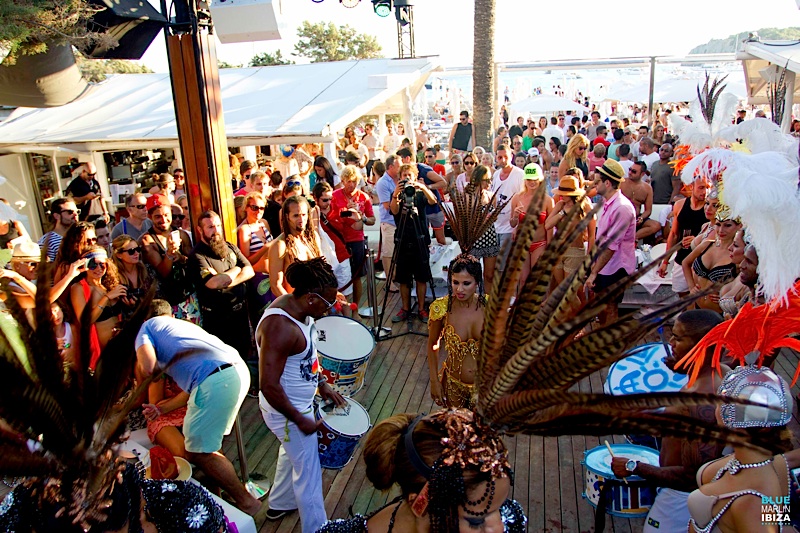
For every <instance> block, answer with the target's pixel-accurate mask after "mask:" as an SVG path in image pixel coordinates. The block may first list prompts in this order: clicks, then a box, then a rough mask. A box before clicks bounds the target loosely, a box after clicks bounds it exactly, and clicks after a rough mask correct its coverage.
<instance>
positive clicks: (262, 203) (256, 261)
mask: <svg viewBox="0 0 800 533" xmlns="http://www.w3.org/2000/svg"><path fill="white" fill-rule="evenodd" d="M326 161H327V159H326ZM244 204H245V217H246V218H245V220H244V222H242V224H241V225H240V226H239V228H238V229H237V231H236V234H237V236H238V241H237V242H238V243H239V250H240V251H241V252H242V254H243V255H244V256H245V257H246V258H247V260H248V261H250V264H251V265H253V270H254V271H255V275H254V276H253V277H252V278H250V279H249V280H248V282H247V283H248V287H247V299H248V302H247V305H248V308H249V310H250V323H251V324H252V325H253V327H254V328H255V327H256V326H257V325H258V321H259V320H261V314H262V313H263V312H264V309H265V308H266V307H267V306H268V305H269V304H270V303H271V302H272V300H274V299H275V298H274V296H273V294H272V291H270V288H269V261H268V255H269V243H270V241H272V235H270V232H269V229H267V221H266V220H264V218H263V217H264V209H265V207H266V205H267V203H266V200H265V199H264V195H262V194H261V193H260V192H251V193H250V194H248V195H247V196H246V197H245V200H244Z"/></svg>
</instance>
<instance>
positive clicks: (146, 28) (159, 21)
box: [84, 0, 167, 59]
mask: <svg viewBox="0 0 800 533" xmlns="http://www.w3.org/2000/svg"><path fill="white" fill-rule="evenodd" d="M89 3H90V4H92V5H95V6H98V7H105V9H104V10H103V11H100V12H99V13H97V14H96V15H95V16H94V17H92V20H91V21H90V22H89V30H91V31H95V32H98V33H105V34H108V35H109V36H111V37H113V38H114V39H115V40H116V41H117V42H118V43H119V44H118V45H117V46H115V47H113V48H111V47H109V46H108V45H106V44H103V43H95V44H94V45H93V46H92V47H91V48H89V49H88V50H86V51H84V54H85V55H86V57H90V58H95V59H141V58H142V55H144V53H145V51H146V50H147V47H149V46H150V43H151V42H153V39H155V37H156V35H158V33H159V32H160V31H161V29H162V28H163V27H164V26H166V24H167V19H166V18H164V16H163V15H162V14H161V13H159V12H158V11H157V10H156V9H155V8H154V7H153V6H151V5H150V3H149V2H148V1H147V0H89Z"/></svg>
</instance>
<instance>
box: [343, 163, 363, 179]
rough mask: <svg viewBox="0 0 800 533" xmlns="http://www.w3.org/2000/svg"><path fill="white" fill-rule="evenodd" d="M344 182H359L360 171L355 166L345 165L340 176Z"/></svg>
mask: <svg viewBox="0 0 800 533" xmlns="http://www.w3.org/2000/svg"><path fill="white" fill-rule="evenodd" d="M339 178H340V179H341V180H342V181H358V178H359V171H358V168H356V166H355V165H345V166H344V168H343V169H342V174H341V175H340V176H339Z"/></svg>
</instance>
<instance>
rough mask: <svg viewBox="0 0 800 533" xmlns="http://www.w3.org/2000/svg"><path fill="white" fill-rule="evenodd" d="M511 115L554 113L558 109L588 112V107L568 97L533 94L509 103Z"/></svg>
mask: <svg viewBox="0 0 800 533" xmlns="http://www.w3.org/2000/svg"><path fill="white" fill-rule="evenodd" d="M511 111H512V113H511V114H512V115H524V114H526V113H556V112H558V111H583V112H585V113H588V112H589V108H587V107H584V106H582V105H581V104H579V103H578V102H574V101H572V100H570V99H569V98H564V97H561V96H552V95H542V96H533V97H531V98H526V99H525V100H520V101H519V102H514V103H513V104H511Z"/></svg>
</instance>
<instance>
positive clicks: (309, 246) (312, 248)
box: [269, 196, 322, 297]
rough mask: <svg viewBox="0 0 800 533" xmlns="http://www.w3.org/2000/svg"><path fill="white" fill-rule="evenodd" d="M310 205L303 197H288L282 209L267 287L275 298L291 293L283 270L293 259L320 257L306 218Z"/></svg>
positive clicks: (315, 235) (317, 243)
mask: <svg viewBox="0 0 800 533" xmlns="http://www.w3.org/2000/svg"><path fill="white" fill-rule="evenodd" d="M309 211H310V208H309V205H308V200H306V199H305V198H304V197H303V196H290V197H289V198H286V199H285V200H284V201H283V207H282V208H281V230H282V231H283V233H281V234H280V235H279V236H278V238H277V239H275V240H274V241H273V243H272V245H271V247H270V250H269V277H270V279H271V280H272V281H271V284H270V287H271V290H272V294H274V295H275V297H278V296H282V295H284V294H289V293H290V292H292V289H293V287H292V284H291V283H289V281H288V278H287V277H286V274H285V273H286V271H287V270H288V268H289V266H290V265H291V264H292V263H294V262H295V261H308V260H309V259H314V258H316V257H322V251H321V250H320V245H319V236H318V235H317V232H316V230H315V229H314V225H313V224H311V222H310V221H309V218H308V214H309Z"/></svg>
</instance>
